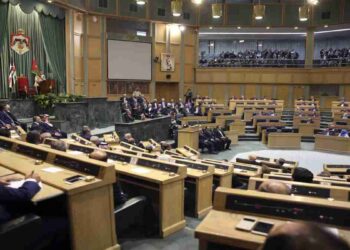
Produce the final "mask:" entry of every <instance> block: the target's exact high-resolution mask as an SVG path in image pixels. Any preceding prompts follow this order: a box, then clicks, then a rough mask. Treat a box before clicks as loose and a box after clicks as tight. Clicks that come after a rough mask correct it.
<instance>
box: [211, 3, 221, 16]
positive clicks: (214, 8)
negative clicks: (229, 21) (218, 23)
mask: <svg viewBox="0 0 350 250" xmlns="http://www.w3.org/2000/svg"><path fill="white" fill-rule="evenodd" d="M211 12H212V16H213V18H214V19H219V18H220V17H221V16H222V4H221V3H213V4H212V5H211Z"/></svg>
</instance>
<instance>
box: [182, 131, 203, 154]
mask: <svg viewBox="0 0 350 250" xmlns="http://www.w3.org/2000/svg"><path fill="white" fill-rule="evenodd" d="M184 146H189V147H191V148H193V149H195V150H198V147H199V131H193V132H191V131H184V130H179V131H178V147H184Z"/></svg>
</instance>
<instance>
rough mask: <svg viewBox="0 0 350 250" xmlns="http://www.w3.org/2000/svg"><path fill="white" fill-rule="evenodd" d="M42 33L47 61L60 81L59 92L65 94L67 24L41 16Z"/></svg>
mask: <svg viewBox="0 0 350 250" xmlns="http://www.w3.org/2000/svg"><path fill="white" fill-rule="evenodd" d="M39 19H40V24H41V31H42V35H43V41H44V46H45V51H46V55H47V60H48V62H49V66H50V69H51V71H52V74H53V76H54V78H55V79H57V81H58V84H57V85H58V86H59V89H58V92H59V93H65V92H66V90H65V86H66V84H65V82H66V48H65V22H64V20H59V19H56V18H52V17H50V16H45V15H39Z"/></svg>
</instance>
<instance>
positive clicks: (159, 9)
mask: <svg viewBox="0 0 350 250" xmlns="http://www.w3.org/2000/svg"><path fill="white" fill-rule="evenodd" d="M158 16H165V9H162V8H158Z"/></svg>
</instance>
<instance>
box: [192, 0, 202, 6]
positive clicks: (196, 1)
mask: <svg viewBox="0 0 350 250" xmlns="http://www.w3.org/2000/svg"><path fill="white" fill-rule="evenodd" d="M202 2H203V0H192V3H194V4H197V5H200V4H201V3H202Z"/></svg>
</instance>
